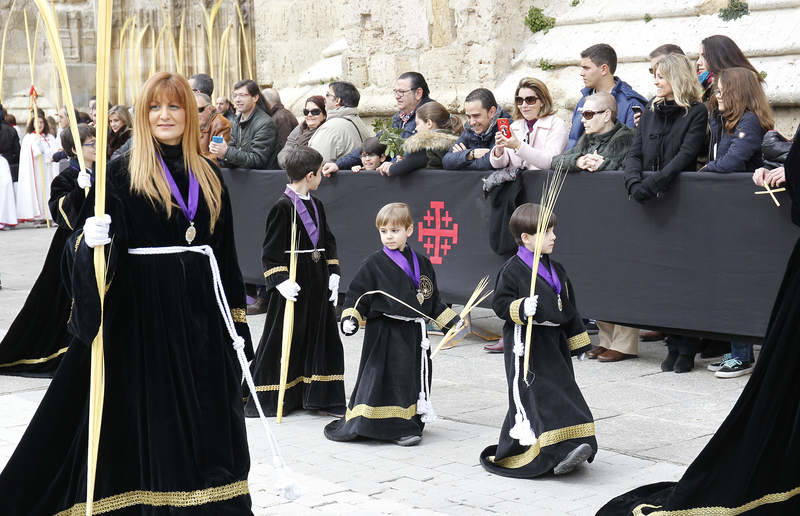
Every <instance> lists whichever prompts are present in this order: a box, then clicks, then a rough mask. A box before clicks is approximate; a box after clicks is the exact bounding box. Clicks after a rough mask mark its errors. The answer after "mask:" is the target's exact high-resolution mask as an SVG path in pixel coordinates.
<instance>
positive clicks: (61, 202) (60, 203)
mask: <svg viewBox="0 0 800 516" xmlns="http://www.w3.org/2000/svg"><path fill="white" fill-rule="evenodd" d="M66 198H67V196H66V195H65V196H63V197H62V198H61V199H59V200H58V211H60V212H61V216H62V217H64V222H66V223H67V226H69V229H70V230H72V224H70V222H69V217H67V214H66V213H64V199H66Z"/></svg>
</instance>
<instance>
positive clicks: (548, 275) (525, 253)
mask: <svg viewBox="0 0 800 516" xmlns="http://www.w3.org/2000/svg"><path fill="white" fill-rule="evenodd" d="M517 256H519V258H520V260H522V261H523V262H525V265H527V266H528V268H530V269H533V251H531V250H530V249H528V248H527V247H525V246H524V245H521V246H519V249H518V250H517ZM536 272H537V274H538V275H539V276H541V278H542V279H543V280H545V281H546V282H547V284H548V285H550V287H551V288H552V289H553V292H555V293H556V294H561V281H560V280H559V279H558V275H557V274H556V270H555V269H554V268H553V264H552V263H550V270H547V267H545V266H544V264H543V263H542V262H541V260H540V261H539V270H538V271H536Z"/></svg>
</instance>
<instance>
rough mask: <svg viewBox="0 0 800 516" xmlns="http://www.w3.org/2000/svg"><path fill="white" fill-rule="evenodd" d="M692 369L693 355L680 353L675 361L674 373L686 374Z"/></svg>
mask: <svg viewBox="0 0 800 516" xmlns="http://www.w3.org/2000/svg"><path fill="white" fill-rule="evenodd" d="M692 369H694V353H681V354H680V355H678V360H676V361H675V372H676V373H688V372H689V371H691V370H692Z"/></svg>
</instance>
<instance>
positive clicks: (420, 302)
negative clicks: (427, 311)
mask: <svg viewBox="0 0 800 516" xmlns="http://www.w3.org/2000/svg"><path fill="white" fill-rule="evenodd" d="M417 301H419V304H422V303H424V302H425V296H424V295H423V294H422V291H421V290H417Z"/></svg>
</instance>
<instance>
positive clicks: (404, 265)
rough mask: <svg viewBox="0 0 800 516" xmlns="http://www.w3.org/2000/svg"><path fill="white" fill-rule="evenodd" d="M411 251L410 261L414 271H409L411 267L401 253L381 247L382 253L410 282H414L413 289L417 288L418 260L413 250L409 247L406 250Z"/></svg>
mask: <svg viewBox="0 0 800 516" xmlns="http://www.w3.org/2000/svg"><path fill="white" fill-rule="evenodd" d="M408 250H409V251H411V259H412V260H413V262H414V270H413V271H412V270H411V265H410V264H409V263H408V260H406V257H405V256H404V255H403V253H402V251H398V250H397V249H389V248H388V247H386V246H383V252H384V253H386V256H388V257H389V258H390V259H391V260H392V261H393V262H394V263H396V264H397V266H398V267H400V268H401V269H403V272H405V273H406V276H408V277H409V278H410V279H411V281H413V282H414V288H419V278H420V276H419V274H420V273H419V259H418V258H417V253H415V252H414V250H413V249H411V248H410V247H409V248H408Z"/></svg>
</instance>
